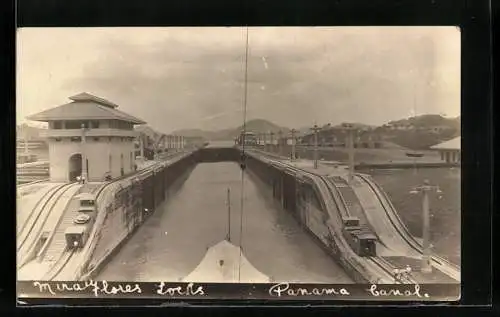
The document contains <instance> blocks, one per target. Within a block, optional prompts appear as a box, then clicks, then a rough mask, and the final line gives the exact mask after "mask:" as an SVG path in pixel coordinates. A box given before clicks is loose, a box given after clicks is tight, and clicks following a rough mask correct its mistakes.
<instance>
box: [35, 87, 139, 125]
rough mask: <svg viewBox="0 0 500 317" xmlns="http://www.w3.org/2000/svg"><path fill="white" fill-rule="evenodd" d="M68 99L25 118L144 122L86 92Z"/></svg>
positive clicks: (44, 120) (45, 120) (37, 119)
mask: <svg viewBox="0 0 500 317" xmlns="http://www.w3.org/2000/svg"><path fill="white" fill-rule="evenodd" d="M69 99H71V100H73V101H72V102H70V103H67V104H64V105H61V106H59V107H55V108H52V109H49V110H45V111H42V112H40V113H37V114H34V115H31V116H28V117H27V119H28V120H33V121H43V122H48V121H55V120H82V119H88V120H121V121H126V122H130V123H134V124H144V123H146V122H144V121H143V120H141V119H139V118H136V117H134V116H131V115H129V114H127V113H125V112H122V111H120V110H118V109H116V108H117V107H118V105H116V104H114V103H112V102H110V101H107V100H106V99H102V98H99V97H96V96H93V95H91V94H88V93H81V94H78V95H75V96H72V97H70V98H69Z"/></svg>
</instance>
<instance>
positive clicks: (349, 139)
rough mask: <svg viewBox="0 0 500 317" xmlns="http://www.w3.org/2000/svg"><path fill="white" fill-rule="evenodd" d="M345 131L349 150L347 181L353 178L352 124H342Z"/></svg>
mask: <svg viewBox="0 0 500 317" xmlns="http://www.w3.org/2000/svg"><path fill="white" fill-rule="evenodd" d="M344 128H345V130H346V131H347V146H348V150H349V182H352V181H353V179H354V127H353V125H352V124H344Z"/></svg>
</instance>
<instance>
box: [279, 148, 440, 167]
mask: <svg viewBox="0 0 500 317" xmlns="http://www.w3.org/2000/svg"><path fill="white" fill-rule="evenodd" d="M408 151H410V150H407V149H402V148H383V149H363V148H357V149H355V150H354V161H355V162H356V163H358V164H359V163H365V164H375V163H413V162H414V158H411V157H408V156H406V153H407V152H408ZM290 152H291V149H290V147H286V148H283V149H282V153H283V154H284V155H286V156H289V155H290ZM419 152H421V153H423V154H424V156H423V157H421V158H416V162H417V163H438V162H442V161H441V158H440V156H439V154H438V153H437V152H436V151H430V150H425V151H419ZM297 154H298V156H299V157H301V158H305V159H313V157H314V149H313V148H312V147H298V148H297ZM318 158H319V159H324V160H327V161H340V162H347V161H348V159H349V153H348V150H347V149H345V148H332V147H329V148H326V147H325V148H319V149H318Z"/></svg>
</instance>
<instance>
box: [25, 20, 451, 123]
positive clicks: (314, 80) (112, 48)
mask: <svg viewBox="0 0 500 317" xmlns="http://www.w3.org/2000/svg"><path fill="white" fill-rule="evenodd" d="M25 31H27V32H26V33H28V34H29V33H30V32H32V34H31V36H26V37H24V36H21V37H20V41H21V42H22V43H26V46H27V48H29V47H33V46H36V45H35V44H34V43H36V42H37V40H36V36H34V35H33V34H35V33H37V31H36V30H25ZM245 31H246V30H245V29H243V28H163V29H162V28H154V29H153V28H151V29H150V28H142V29H141V28H138V29H136V28H123V29H122V28H113V29H91V30H88V29H73V30H72V31H71V32H64V31H63V30H56V31H54V32H57V35H58V36H59V38H58V40H57V41H55V40H52V41H50V43H49V44H45V45H43V44H38V47H42V48H41V49H39V50H37V51H36V52H37V54H38V55H42V56H43V58H42V59H43V62H44V63H43V64H37V63H35V62H34V60H36V57H35V56H34V55H33V54H34V53H30V51H27V50H25V51H24V53H23V55H22V58H21V60H20V65H21V66H23V67H24V71H23V72H22V75H21V77H20V79H19V82H21V83H25V84H24V85H21V87H22V88H21V89H20V90H19V93H20V94H21V95H23V96H28V97H25V98H24V100H23V103H22V107H21V110H22V111H21V112H22V115H27V114H28V113H25V112H27V110H28V109H31V110H33V111H31V112H34V111H35V110H36V111H41V110H43V109H36V105H34V102H35V100H41V101H42V103H43V107H45V108H47V107H49V108H50V107H53V106H55V105H56V104H51V105H49V101H50V102H51V103H54V102H56V100H59V104H62V103H64V102H65V100H64V98H66V97H67V96H69V94H68V93H69V92H71V93H76V92H80V91H88V92H91V93H95V94H97V95H100V96H102V97H104V98H107V99H110V100H113V101H114V102H116V103H118V104H119V105H120V109H121V110H123V111H126V112H129V113H131V114H133V115H136V116H138V117H140V118H143V119H144V120H146V121H148V123H150V124H151V125H152V126H154V127H156V128H157V129H159V130H161V131H164V132H169V131H172V130H175V129H181V128H202V129H219V128H226V127H231V126H238V125H240V124H241V123H242V122H241V120H242V114H241V113H242V110H243V107H244V100H245V65H246V64H245V49H246V48H245V43H246V37H245ZM44 32H45V33H43V34H45V38H48V37H53V36H54V35H53V34H51V32H52V31H49V30H45V31H44ZM37 34H40V32H38V33H37ZM47 34H48V35H47ZM77 35H78V36H77ZM80 35H81V36H80ZM75 38H79V39H80V40H79V41H77V40H75ZM458 41H459V34H458V33H457V32H456V31H454V29H451V30H450V28H448V29H447V30H444V29H436V28H366V27H365V28H338V27H337V28H250V29H249V51H248V53H249V56H248V74H247V79H248V84H247V115H248V118H249V119H250V118H263V119H268V120H271V121H273V122H275V123H277V124H280V125H283V126H290V127H301V126H304V125H308V124H311V123H312V122H313V121H315V120H316V121H317V122H318V123H323V122H325V123H326V122H332V123H336V122H340V121H346V120H349V121H357V122H366V123H368V124H381V123H384V122H387V121H389V120H392V119H398V118H400V117H405V116H407V115H408V113H410V109H413V108H414V102H413V100H415V99H416V100H417V101H418V105H417V109H416V112H417V114H418V113H426V112H431V113H440V112H445V113H449V114H456V115H458V114H459V108H460V106H459V102H460V99H459V98H460V82H459V77H460V69H459V63H460V59H459V55H458V54H459V51H460V45H459V42H458ZM457 42H458V45H457ZM51 52H54V53H51ZM57 52H59V54H57ZM51 55H52V56H51ZM61 59H62V61H63V64H64V66H65V68H63V67H62V66H58V64H57V63H58V62H60V61H61ZM65 69H66V71H65ZM70 70H72V71H71V72H70ZM49 74H52V75H53V77H52V79H51V80H49V81H47V78H49V77H48V76H49ZM54 76H55V77H54ZM43 81H45V82H43ZM37 82H38V83H39V85H38V87H44V89H41V90H37V92H36V94H32V91H33V89H35V87H36V83H37ZM42 85H44V86H42ZM23 87H24V88H23ZM262 87H264V89H262ZM65 94H66V95H65ZM415 96H417V97H416V98H415ZM35 97H36V98H35ZM39 108H42V106H39ZM18 110H19V109H18Z"/></svg>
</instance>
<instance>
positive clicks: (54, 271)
mask: <svg viewBox="0 0 500 317" xmlns="http://www.w3.org/2000/svg"><path fill="white" fill-rule="evenodd" d="M178 155H179V153H176V154H174V155H171V156H168V157H166V158H165V159H169V158H172V157H175V156H178ZM163 164H165V162H160V163H158V164H154V165H152V166H150V167H147V168H146V169H144V170H140V171H137V172H135V173H133V174H128V175H124V176H120V177H118V178H115V179H113V180H111V181H109V182H106V183H105V184H103V185H102V186H100V187H98V188H97V189H94V190H93V192H94V193H95V201H96V202H97V201H98V199H99V198H100V197H102V194H103V193H104V190H105V189H107V188H109V187H110V186H111V185H113V184H116V183H117V182H120V181H123V180H124V179H127V178H132V177H138V178H141V177H144V176H146V175H148V174H151V173H154V171H155V170H156V169H157V168H158V166H159V165H160V166H163ZM167 164H168V163H167ZM96 230H97V228H96V226H95V224H94V227H93V228H92V232H91V234H89V238H88V240H87V242H86V243H88V241H89V240H90V238H91V237H93V236H94V234H95V232H96ZM80 252H82V251H81V250H78V251H75V250H68V249H67V248H66V249H65V250H64V252H63V253H62V254H61V255H60V257H59V258H58V259H57V260H56V262H55V264H54V265H53V266H52V268H51V269H50V271H49V272H48V273H47V274H46V275H45V276H44V280H48V281H52V280H54V279H56V278H57V277H58V276H59V275H60V274H61V273H62V272H63V271H64V269H65V267H66V266H67V265H68V263H70V262H71V259H72V258H73V257H74V256H75V255H76V254H79V253H80Z"/></svg>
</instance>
